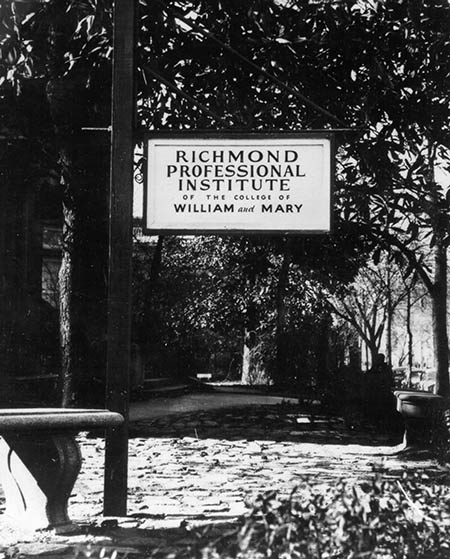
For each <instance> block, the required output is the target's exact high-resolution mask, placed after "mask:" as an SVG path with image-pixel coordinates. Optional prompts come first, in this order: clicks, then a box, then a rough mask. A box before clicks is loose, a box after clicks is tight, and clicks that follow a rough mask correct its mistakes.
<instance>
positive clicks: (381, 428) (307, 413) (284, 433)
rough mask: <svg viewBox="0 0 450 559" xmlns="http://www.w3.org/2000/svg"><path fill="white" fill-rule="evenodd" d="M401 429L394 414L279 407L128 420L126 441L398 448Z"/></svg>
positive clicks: (226, 409) (283, 405)
mask: <svg viewBox="0 0 450 559" xmlns="http://www.w3.org/2000/svg"><path fill="white" fill-rule="evenodd" d="M402 434H403V425H402V422H401V418H400V417H399V416H397V415H396V414H395V413H391V414H389V415H386V416H385V417H381V418H378V419H374V418H371V417H367V416H365V415H364V413H363V411H361V412H360V413H358V412H355V411H354V410H352V415H351V417H347V418H345V417H339V416H338V415H336V414H330V413H324V412H323V411H321V410H305V409H304V408H301V407H300V406H298V405H291V404H278V405H267V406H264V405H259V406H245V407H241V408H238V407H233V408H225V409H220V410H207V411H195V412H189V413H178V414H175V413H174V414H170V415H167V416H165V417H158V418H151V419H143V420H139V421H135V422H132V424H131V427H130V436H131V437H156V438H158V437H161V438H183V437H189V438H195V439H224V440H228V441H237V440H246V441H278V442H297V443H315V444H339V445H342V444H355V445H366V446H380V445H392V446H395V445H398V444H400V443H401V441H402Z"/></svg>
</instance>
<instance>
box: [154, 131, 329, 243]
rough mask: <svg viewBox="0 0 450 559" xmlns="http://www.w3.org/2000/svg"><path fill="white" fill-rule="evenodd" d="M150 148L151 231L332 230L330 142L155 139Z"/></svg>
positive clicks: (320, 139)
mask: <svg viewBox="0 0 450 559" xmlns="http://www.w3.org/2000/svg"><path fill="white" fill-rule="evenodd" d="M147 149H148V151H147V157H148V159H147V177H146V191H145V211H144V216H145V221H146V230H147V231H149V232H177V233H178V232H180V233H194V232H199V233H201V232H205V233H209V232H219V233H224V232H240V231H242V232H267V233H276V232H305V233H306V232H308V233H322V232H327V231H329V230H330V225H331V224H330V210H331V182H332V171H331V170H332V164H331V156H332V153H331V151H332V150H331V139H330V138H329V137H325V136H324V137H318V136H317V135H316V136H314V137H313V136H310V137H309V136H306V137H305V136H304V135H302V136H298V137H295V136H289V137H285V138H283V137H280V136H277V137H276V138H274V137H269V136H263V135H261V136H252V137H247V138H244V137H239V138H235V137H217V138H216V137H212V138H211V137H195V138H194V137H191V136H189V137H181V138H180V137H171V138H159V139H153V138H152V139H150V140H148V148H147Z"/></svg>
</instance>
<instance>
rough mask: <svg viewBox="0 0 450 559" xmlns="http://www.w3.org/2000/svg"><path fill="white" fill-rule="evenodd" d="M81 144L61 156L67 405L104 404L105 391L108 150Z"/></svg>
mask: <svg viewBox="0 0 450 559" xmlns="http://www.w3.org/2000/svg"><path fill="white" fill-rule="evenodd" d="M79 141H80V143H79V144H78V145H76V146H75V147H74V146H70V145H69V146H66V148H65V149H64V150H61V152H60V156H61V162H62V169H63V172H62V177H63V181H62V186H63V190H64V195H63V215H64V227H63V259H62V265H61V270H60V276H59V281H60V329H61V350H62V377H61V378H62V405H63V406H73V405H88V404H90V405H92V404H95V405H103V403H104V392H105V386H104V384H105V365H106V320H107V317H106V305H107V283H106V278H107V258H108V248H107V247H108V229H107V227H108V213H107V212H108V210H107V200H108V196H107V185H108V173H109V148H108V145H107V142H106V143H105V142H104V140H103V142H102V141H101V140H97V144H96V145H95V143H94V142H91V141H90V140H89V138H86V139H83V138H80V139H79ZM102 144H103V145H102Z"/></svg>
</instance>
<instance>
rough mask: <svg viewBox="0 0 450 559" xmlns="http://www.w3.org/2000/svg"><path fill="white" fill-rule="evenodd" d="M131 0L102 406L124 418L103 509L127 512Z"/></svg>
mask: <svg viewBox="0 0 450 559" xmlns="http://www.w3.org/2000/svg"><path fill="white" fill-rule="evenodd" d="M134 11H135V9H134V0H131V1H130V0H115V2H114V36H113V76H112V115H111V124H112V135H111V177H110V216H109V219H110V227H109V275H108V288H109V289H108V327H107V336H108V337H107V364H106V407H107V408H108V409H109V410H111V411H115V412H119V413H121V414H122V415H123V416H124V417H125V424H124V425H123V426H121V427H118V428H115V429H111V430H109V431H108V432H107V436H106V448H105V482H104V514H105V515H107V516H125V515H126V512H127V487H128V407H129V371H130V338H131V317H130V315H131V250H132V208H133V151H134V142H133V123H134V88H133V83H134V75H133V70H134V61H133V55H134V21H135V15H134Z"/></svg>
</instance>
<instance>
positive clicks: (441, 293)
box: [431, 237, 450, 397]
mask: <svg viewBox="0 0 450 559" xmlns="http://www.w3.org/2000/svg"><path fill="white" fill-rule="evenodd" d="M434 266H435V267H434V284H433V288H432V290H431V302H432V309H433V338H434V358H435V363H436V368H437V370H436V393H437V394H440V395H441V396H444V397H449V396H450V382H449V374H448V364H449V359H448V333H447V247H446V246H445V244H444V241H443V239H442V237H440V238H438V240H437V243H436V245H435V247H434Z"/></svg>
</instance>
